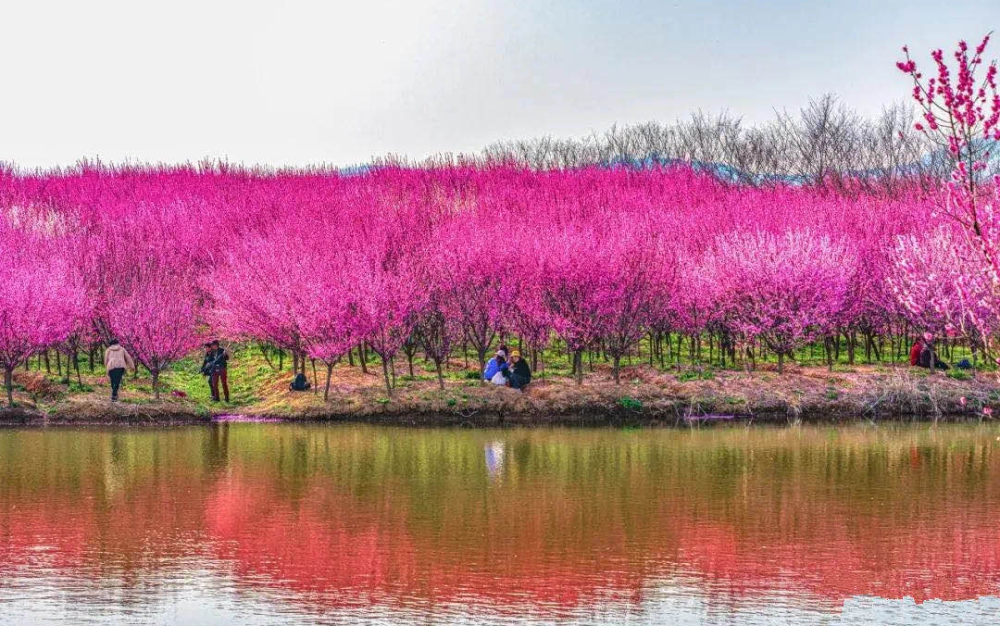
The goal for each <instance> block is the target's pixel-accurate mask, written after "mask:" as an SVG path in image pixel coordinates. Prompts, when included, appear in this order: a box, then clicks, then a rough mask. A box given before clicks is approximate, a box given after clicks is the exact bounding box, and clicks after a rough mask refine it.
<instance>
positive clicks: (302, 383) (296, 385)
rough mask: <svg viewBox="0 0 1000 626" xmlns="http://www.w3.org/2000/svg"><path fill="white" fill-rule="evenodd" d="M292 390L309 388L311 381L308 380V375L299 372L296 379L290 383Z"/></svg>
mask: <svg viewBox="0 0 1000 626" xmlns="http://www.w3.org/2000/svg"><path fill="white" fill-rule="evenodd" d="M289 387H290V388H291V390H292V391H305V390H306V389H308V388H309V381H308V380H306V375H305V374H303V373H302V372H299V373H298V374H296V375H295V380H293V381H292V384H291V385H289Z"/></svg>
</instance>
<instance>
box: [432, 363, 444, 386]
mask: <svg viewBox="0 0 1000 626" xmlns="http://www.w3.org/2000/svg"><path fill="white" fill-rule="evenodd" d="M434 369H436V370H437V375H438V385H439V386H440V387H441V391H444V372H442V371H441V359H434Z"/></svg>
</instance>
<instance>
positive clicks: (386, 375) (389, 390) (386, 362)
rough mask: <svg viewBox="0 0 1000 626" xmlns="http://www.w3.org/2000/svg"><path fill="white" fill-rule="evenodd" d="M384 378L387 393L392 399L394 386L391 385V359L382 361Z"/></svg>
mask: <svg viewBox="0 0 1000 626" xmlns="http://www.w3.org/2000/svg"><path fill="white" fill-rule="evenodd" d="M382 376H383V377H384V378H385V392H386V393H387V394H389V397H390V398H391V397H392V385H391V384H390V383H389V359H386V358H383V359H382Z"/></svg>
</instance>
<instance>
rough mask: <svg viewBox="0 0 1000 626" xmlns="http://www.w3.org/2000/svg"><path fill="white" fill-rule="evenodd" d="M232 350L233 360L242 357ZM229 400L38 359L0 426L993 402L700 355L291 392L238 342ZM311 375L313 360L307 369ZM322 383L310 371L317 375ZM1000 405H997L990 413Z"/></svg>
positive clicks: (859, 371)
mask: <svg viewBox="0 0 1000 626" xmlns="http://www.w3.org/2000/svg"><path fill="white" fill-rule="evenodd" d="M241 356H242V358H240V357H241ZM234 357H235V358H234V359H233V362H232V365H231V370H230V379H231V385H232V387H233V388H232V392H233V393H232V402H231V403H228V404H227V403H213V402H211V401H210V398H209V393H208V388H207V385H206V384H205V381H204V379H203V378H201V377H200V376H199V375H198V374H197V362H196V360H191V361H190V362H185V363H182V364H179V365H178V367H177V368H175V370H174V371H172V372H170V373H168V374H166V375H165V376H164V377H163V381H164V387H165V389H164V391H163V393H162V394H161V399H160V400H155V399H154V398H153V395H152V390H151V388H150V381H149V379H148V377H142V376H139V377H138V378H133V377H132V376H131V375H130V376H129V377H128V379H127V380H126V383H125V386H124V389H123V392H122V397H121V402H119V403H118V404H114V405H112V404H111V403H110V402H109V401H108V396H109V393H110V391H109V386H108V382H107V379H106V378H105V377H104V375H103V373H102V372H100V371H96V372H94V373H90V372H85V373H84V372H81V374H80V376H79V379H78V378H77V376H76V375H75V373H74V375H73V376H72V377H71V381H70V382H69V383H67V382H64V381H63V380H61V377H60V376H58V375H53V374H51V373H45V372H39V371H18V372H17V373H16V374H15V377H14V380H15V386H16V392H15V401H16V406H15V407H14V408H9V407H6V406H5V407H3V408H0V423H2V424H8V425H9V424H38V425H60V424H136V425H139V424H155V425H166V424H188V423H206V422H211V421H219V420H241V419H272V420H287V421H304V420H311V421H352V422H368V423H375V424H397V425H441V426H456V425H464V426H497V425H580V426H593V425H604V424H616V425H667V426H672V425H701V424H714V423H731V422H742V423H758V424H761V423H778V424H788V423H795V422H831V421H832V422H837V421H852V420H866V421H875V422H877V421H881V420H900V419H905V420H923V421H932V420H940V419H945V420H948V419H955V420H968V419H982V418H984V408H985V409H987V412H989V411H988V409H989V407H992V406H993V405H998V406H1000V383H998V380H997V376H996V374H995V373H979V374H978V375H973V374H971V373H966V372H954V371H952V372H951V375H944V374H935V375H933V376H931V375H929V374H928V372H927V371H925V370H918V369H912V368H909V367H906V366H903V365H898V364H885V365H855V366H846V365H840V364H838V365H837V366H836V367H835V368H834V371H832V372H831V371H829V370H828V369H827V368H826V367H820V366H812V367H802V366H786V368H785V371H784V372H783V373H782V374H778V373H777V372H776V371H774V368H773V365H770V364H764V365H762V366H761V367H760V369H758V370H757V371H754V372H750V373H748V372H746V371H743V370H729V369H719V368H712V367H708V366H680V367H673V368H666V369H660V368H656V367H650V366H648V365H646V364H643V365H634V366H631V367H626V368H624V370H623V373H622V383H621V385H615V384H614V383H613V382H612V381H611V376H610V368H609V367H607V366H605V365H603V364H595V365H594V366H593V370H588V371H587V373H586V376H585V377H584V384H583V385H582V386H577V385H576V384H575V381H574V380H573V379H572V378H571V377H570V376H568V375H566V373H564V372H561V371H559V370H558V368H551V369H549V370H548V371H546V370H543V371H542V372H541V374H540V375H539V376H538V377H537V378H536V380H535V381H534V382H533V383H532V385H531V387H530V388H529V389H528V391H527V392H525V393H521V392H518V391H514V390H511V389H506V388H497V387H493V386H491V385H483V384H480V383H479V382H478V380H477V379H475V378H474V377H475V376H476V373H475V372H474V371H469V370H466V369H464V367H460V366H459V364H453V366H452V367H451V368H450V369H449V373H448V375H447V377H446V380H445V389H444V390H441V389H440V388H439V386H438V382H437V380H436V378H435V377H434V375H433V373H432V372H429V371H427V370H425V369H423V368H421V367H417V368H415V370H414V375H413V376H410V375H398V376H397V379H396V388H395V389H394V390H393V393H392V395H391V397H390V396H389V395H388V394H387V393H386V390H385V388H384V386H382V385H381V384H380V381H381V375H380V374H381V373H380V371H379V370H380V368H378V367H371V366H370V367H369V368H368V371H367V372H363V371H362V369H361V368H360V367H358V366H353V367H352V366H348V365H346V364H344V365H338V366H337V367H336V368H335V369H334V374H333V378H332V384H331V389H330V398H329V401H324V400H323V389H322V388H319V389H313V390H310V391H307V392H292V391H290V390H289V388H288V385H289V382H290V380H291V378H292V375H291V372H290V371H288V369H287V368H285V369H284V371H275V370H274V369H273V368H272V367H270V366H268V365H266V364H265V363H263V362H261V361H258V360H257V359H256V358H255V357H254V355H253V353H252V352H251V351H249V350H247V351H245V352H244V353H242V354H241V353H240V352H238V351H236V352H235V354H234ZM310 378H312V372H311V371H310ZM319 383H320V387H322V383H323V380H322V374H320V377H319ZM998 415H1000V413H998Z"/></svg>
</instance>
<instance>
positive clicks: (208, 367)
mask: <svg viewBox="0 0 1000 626" xmlns="http://www.w3.org/2000/svg"><path fill="white" fill-rule="evenodd" d="M205 347H206V348H207V351H206V352H205V360H204V361H202V364H201V373H202V374H203V375H205V376H208V386H209V388H210V389H211V390H212V402H218V401H219V383H220V382H221V383H222V391H223V393H224V395H225V398H226V402H229V371H228V369H229V368H228V365H229V353H228V352H226V350H225V349H224V348H222V346H221V345H220V344H219V340H218V339H216V340H215V341H212V342H211V343H207V344H205Z"/></svg>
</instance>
